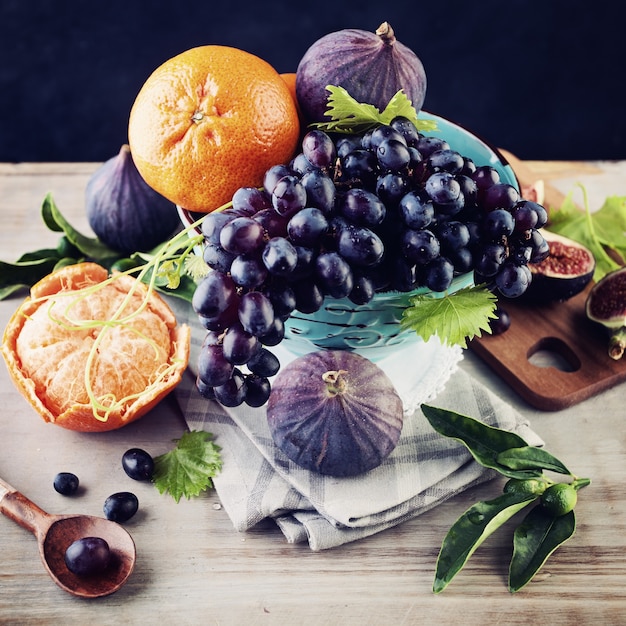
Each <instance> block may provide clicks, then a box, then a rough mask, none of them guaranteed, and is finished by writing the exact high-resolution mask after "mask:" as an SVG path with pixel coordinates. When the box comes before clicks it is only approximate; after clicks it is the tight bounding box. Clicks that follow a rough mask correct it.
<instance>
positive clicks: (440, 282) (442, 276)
mask: <svg viewBox="0 0 626 626" xmlns="http://www.w3.org/2000/svg"><path fill="white" fill-rule="evenodd" d="M453 278H454V266H453V265H452V263H451V262H450V261H449V260H448V259H446V257H443V256H440V257H437V258H436V259H434V260H433V261H431V262H430V263H429V264H428V265H427V267H426V268H425V275H424V283H425V284H426V286H427V287H428V288H429V289H432V290H433V291H439V292H440V291H445V290H446V289H448V288H449V287H450V285H451V284H452V279H453Z"/></svg>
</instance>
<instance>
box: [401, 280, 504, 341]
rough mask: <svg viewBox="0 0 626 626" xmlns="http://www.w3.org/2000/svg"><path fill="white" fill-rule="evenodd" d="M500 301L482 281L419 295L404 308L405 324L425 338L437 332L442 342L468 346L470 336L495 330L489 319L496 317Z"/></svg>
mask: <svg viewBox="0 0 626 626" xmlns="http://www.w3.org/2000/svg"><path fill="white" fill-rule="evenodd" d="M496 301H497V298H496V296H495V295H494V294H493V293H492V292H491V291H489V289H487V288H486V287H484V286H480V285H477V286H474V287H465V288H464V289H460V290H459V291H455V292H454V293H451V294H448V293H446V294H445V295H443V296H439V297H436V296H432V295H430V294H424V295H419V296H415V297H414V298H412V299H411V306H408V307H407V308H406V309H405V310H404V311H403V314H402V320H401V324H402V326H403V327H404V328H410V329H412V330H414V331H415V332H416V333H417V334H418V335H419V336H420V337H421V338H422V339H423V340H424V341H428V340H429V339H430V338H431V337H433V336H435V335H436V336H437V337H439V339H440V340H441V342H442V343H445V344H448V345H452V344H459V345H460V346H461V347H463V348H466V347H467V340H468V339H472V338H473V337H475V336H480V335H481V331H485V332H491V331H490V328H489V320H490V319H493V318H495V317H496V314H495V309H496Z"/></svg>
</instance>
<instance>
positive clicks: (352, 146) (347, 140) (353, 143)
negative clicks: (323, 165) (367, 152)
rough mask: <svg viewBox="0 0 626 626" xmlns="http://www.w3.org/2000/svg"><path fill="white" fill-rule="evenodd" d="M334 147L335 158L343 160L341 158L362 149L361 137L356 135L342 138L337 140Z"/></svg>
mask: <svg viewBox="0 0 626 626" xmlns="http://www.w3.org/2000/svg"><path fill="white" fill-rule="evenodd" d="M335 146H336V149H337V156H338V157H339V158H340V159H343V157H345V156H346V154H348V153H349V152H352V151H353V150H356V149H358V148H362V147H363V146H362V144H361V137H359V136H358V135H347V136H342V137H340V138H339V139H338V140H337V143H336V144H335Z"/></svg>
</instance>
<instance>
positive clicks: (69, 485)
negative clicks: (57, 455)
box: [53, 472, 79, 496]
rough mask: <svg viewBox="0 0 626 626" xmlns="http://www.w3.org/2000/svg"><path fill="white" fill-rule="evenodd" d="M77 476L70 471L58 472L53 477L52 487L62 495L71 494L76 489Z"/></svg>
mask: <svg viewBox="0 0 626 626" xmlns="http://www.w3.org/2000/svg"><path fill="white" fill-rule="evenodd" d="M78 482H79V481H78V476H76V474H72V473H71V472H59V473H58V474H57V475H56V476H55V477H54V482H53V485H54V489H55V491H57V492H58V493H60V494H61V495H63V496H71V495H73V494H75V493H76V491H77V490H78Z"/></svg>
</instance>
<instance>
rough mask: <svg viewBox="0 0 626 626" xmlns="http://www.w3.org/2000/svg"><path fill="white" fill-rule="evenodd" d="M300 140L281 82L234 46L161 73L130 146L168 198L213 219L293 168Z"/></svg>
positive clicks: (142, 104)
mask: <svg viewBox="0 0 626 626" xmlns="http://www.w3.org/2000/svg"><path fill="white" fill-rule="evenodd" d="M299 132H300V124H299V120H298V111H297V108H296V105H295V102H294V99H293V97H292V95H291V92H290V90H289V87H288V86H287V84H286V83H285V81H284V80H283V79H282V78H281V76H280V74H279V73H278V72H277V71H276V70H275V69H274V68H273V67H272V66H271V65H269V63H267V62H266V61H264V60H262V59H260V58H259V57H257V56H255V55H253V54H250V53H248V52H245V51H243V50H239V49H237V48H231V47H228V46H218V45H207V46H199V47H197V48H192V49H190V50H187V51H186V52H183V53H181V54H179V55H177V56H175V57H173V58H171V59H169V60H168V61H166V62H165V63H163V65H161V66H160V67H158V68H157V69H156V70H155V71H154V72H153V73H152V74H151V75H150V76H149V77H148V79H147V80H146V82H145V83H144V85H143V87H142V88H141V90H140V91H139V94H138V95H137V98H136V99H135V102H134V103H133V106H132V109H131V112H130V118H129V124H128V141H129V144H130V149H131V153H132V155H133V160H134V162H135V165H136V166H137V169H138V170H139V172H140V174H141V175H142V177H143V178H144V179H145V181H146V182H147V183H148V184H149V185H150V186H151V187H153V188H154V189H155V190H156V191H158V192H159V193H161V194H162V195H163V196H165V197H166V198H168V199H169V200H171V201H172V202H174V203H176V204H178V205H179V206H181V207H183V208H185V209H188V210H190V211H197V212H201V213H208V212H210V211H212V210H214V209H216V208H218V207H220V206H221V205H223V204H225V203H226V202H229V201H230V200H231V198H232V195H233V193H234V192H235V191H236V190H237V189H238V188H239V187H253V186H255V187H259V186H261V185H262V182H263V175H264V173H265V171H266V170H267V169H269V168H270V167H271V166H272V165H277V164H280V163H286V162H288V161H289V160H290V159H291V158H292V157H293V155H294V152H295V151H296V148H297V144H298V139H299Z"/></svg>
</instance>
